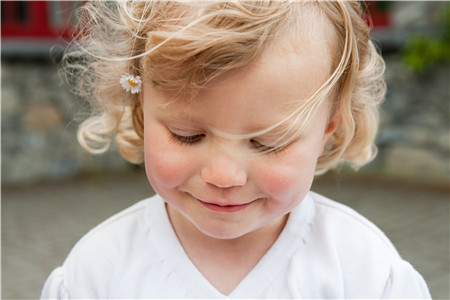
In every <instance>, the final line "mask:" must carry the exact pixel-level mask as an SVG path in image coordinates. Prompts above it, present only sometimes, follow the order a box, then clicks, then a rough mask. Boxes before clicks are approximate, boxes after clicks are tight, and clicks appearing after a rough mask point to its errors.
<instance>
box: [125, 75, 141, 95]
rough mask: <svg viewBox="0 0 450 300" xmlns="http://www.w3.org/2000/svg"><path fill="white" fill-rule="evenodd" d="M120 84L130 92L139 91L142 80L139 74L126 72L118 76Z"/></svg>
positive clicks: (135, 92)
mask: <svg viewBox="0 0 450 300" xmlns="http://www.w3.org/2000/svg"><path fill="white" fill-rule="evenodd" d="M120 84H121V85H122V87H123V89H124V90H125V91H127V92H130V91H131V93H132V94H137V93H139V92H141V87H142V81H141V77H140V76H134V75H131V74H128V73H126V74H125V75H122V77H121V78H120Z"/></svg>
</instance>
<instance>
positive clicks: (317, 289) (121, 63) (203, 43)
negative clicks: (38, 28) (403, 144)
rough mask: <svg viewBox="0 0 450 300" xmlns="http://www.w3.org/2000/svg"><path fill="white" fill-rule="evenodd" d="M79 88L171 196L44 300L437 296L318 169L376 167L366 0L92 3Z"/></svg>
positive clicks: (106, 127) (68, 272) (126, 222)
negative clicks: (320, 183)
mask: <svg viewBox="0 0 450 300" xmlns="http://www.w3.org/2000/svg"><path fill="white" fill-rule="evenodd" d="M84 10H85V12H86V13H87V14H85V15H84V17H85V19H84V21H83V20H82V23H81V24H82V26H84V27H83V28H82V29H83V30H82V32H81V34H80V38H79V40H78V45H79V47H78V48H77V47H75V48H73V49H72V50H71V51H69V52H68V53H67V55H66V62H67V65H66V66H67V69H66V71H67V74H68V75H69V76H70V77H69V79H70V80H72V79H74V78H73V77H71V76H73V75H76V78H75V79H77V80H78V81H77V83H78V85H77V86H76V88H77V90H78V91H79V92H81V94H82V95H84V96H87V97H89V98H90V99H91V100H92V103H93V105H94V107H95V108H96V111H95V114H94V115H93V116H92V117H91V118H89V119H88V120H87V121H85V122H84V123H83V124H82V126H81V127H80V130H79V135H78V138H79V140H80V142H81V144H82V145H83V146H84V147H85V148H86V149H88V150H89V151H91V152H94V153H101V152H104V151H106V149H107V148H108V146H109V142H110V137H111V136H115V141H116V143H117V144H118V145H119V147H120V151H121V154H122V155H123V157H124V158H125V159H127V160H128V161H130V162H133V163H141V162H145V168H146V173H147V176H148V179H149V182H150V184H151V185H152V186H153V188H154V189H155V191H156V192H157V195H156V196H154V197H151V198H149V199H146V200H144V201H141V202H139V203H137V204H135V205H134V206H132V207H130V208H128V209H126V210H124V211H122V212H121V213H119V214H117V215H116V216H113V217H112V218H110V219H109V220H107V221H105V222H104V223H102V224H101V225H99V226H98V227H96V228H94V229H93V230H91V231H90V232H89V233H88V234H87V235H86V236H85V237H84V238H82V239H81V240H80V241H79V242H78V244H77V245H76V246H75V247H74V248H73V250H72V251H71V253H70V255H69V256H68V258H67V259H66V261H65V262H64V264H63V266H62V267H59V268H57V269H56V270H54V271H53V273H52V274H51V275H50V277H49V279H48V280H47V282H46V284H45V286H44V289H43V292H42V298H102V299H106V298H223V297H227V296H229V297H232V298H407V297H412V298H429V297H430V294H429V292H428V289H427V286H426V283H425V282H424V280H423V278H422V277H421V276H420V275H419V274H418V273H417V272H416V271H415V270H414V269H413V267H412V266H411V265H410V264H409V263H407V262H405V261H404V260H402V258H401V257H400V256H399V254H398V253H397V252H396V250H395V248H394V246H393V245H392V244H391V243H390V241H389V240H388V239H387V238H386V236H385V235H384V234H383V233H382V232H381V231H380V230H379V229H378V228H377V227H375V226H374V225H373V224H372V223H370V222H369V221H368V220H366V219H365V218H364V217H362V216H360V215H359V214H357V213H356V212H355V211H353V210H351V209H350V208H348V207H345V206H343V205H341V204H338V203H336V202H334V201H332V200H329V199H327V198H325V197H323V196H320V195H318V194H315V193H313V192H310V187H311V184H312V181H313V178H314V175H315V174H319V173H323V172H325V171H326V170H327V169H330V168H332V167H334V166H336V165H337V164H338V163H339V162H342V161H344V160H346V161H348V162H351V163H352V164H353V165H354V166H356V167H358V166H361V165H363V164H365V163H367V162H368V161H370V160H371V159H372V158H373V157H374V154H375V149H374V146H373V140H374V136H375V133H376V129H377V122H378V117H377V116H378V115H377V109H378V105H379V103H380V102H381V100H382V99H383V96H384V92H385V85H384V81H383V72H384V64H383V61H382V58H381V57H380V55H379V54H377V52H376V50H375V48H374V46H373V44H372V43H371V42H370V41H369V28H368V26H367V25H366V23H365V21H364V19H363V18H362V14H361V8H360V4H359V2H357V1H355V2H350V1H342V2H341V1H328V2H327V1H289V2H284V1H243V2H239V1H234V2H222V1H201V2H189V1H184V2H172V1H127V2H101V1H99V2H91V3H88V4H86V6H85V7H84Z"/></svg>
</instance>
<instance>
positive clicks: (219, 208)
mask: <svg viewBox="0 0 450 300" xmlns="http://www.w3.org/2000/svg"><path fill="white" fill-rule="evenodd" d="M197 200H198V201H199V202H200V204H202V205H203V206H204V207H205V208H207V209H209V210H211V211H213V212H217V213H235V212H239V211H242V210H244V209H246V208H247V207H249V206H250V205H251V204H252V203H253V201H252V202H249V203H244V204H237V205H220V204H215V203H209V202H205V201H202V200H199V199H197Z"/></svg>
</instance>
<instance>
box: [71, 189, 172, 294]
mask: <svg viewBox="0 0 450 300" xmlns="http://www.w3.org/2000/svg"><path fill="white" fill-rule="evenodd" d="M149 211H152V213H151V216H152V217H158V216H161V217H162V216H163V213H164V202H163V200H162V199H161V198H160V197H159V196H157V195H156V196H153V197H151V198H148V199H145V200H142V201H140V202H138V203H136V204H134V205H133V206H131V207H129V208H127V209H125V210H123V211H121V212H119V213H118V214H116V215H114V216H112V217H110V218H109V219H107V220H106V221H104V222H102V223H101V224H99V225H98V226H96V227H95V228H93V229H92V230H91V231H89V232H88V233H87V234H86V235H85V236H84V237H83V238H82V239H81V240H80V241H79V242H78V243H77V244H76V245H75V246H74V248H73V249H72V250H71V252H70V254H69V256H68V257H67V259H66V261H65V262H64V265H63V266H62V269H63V270H64V272H65V281H66V284H67V285H68V286H70V287H71V290H70V292H71V293H72V295H71V296H75V295H73V293H75V294H77V295H80V296H81V295H89V296H90V297H103V296H104V295H107V291H108V289H109V288H110V281H111V279H112V278H113V277H114V276H115V275H114V274H117V273H118V272H121V271H120V269H121V268H122V266H123V265H126V264H128V263H130V258H132V257H139V256H140V255H142V253H140V251H141V252H142V251H145V249H148V247H147V244H146V243H147V242H148V239H147V238H146V237H147V234H148V231H149V230H151V228H150V227H151V224H152V223H154V222H158V220H149V218H150V216H149V215H150V214H149ZM73 287H76V289H75V290H74V289H73Z"/></svg>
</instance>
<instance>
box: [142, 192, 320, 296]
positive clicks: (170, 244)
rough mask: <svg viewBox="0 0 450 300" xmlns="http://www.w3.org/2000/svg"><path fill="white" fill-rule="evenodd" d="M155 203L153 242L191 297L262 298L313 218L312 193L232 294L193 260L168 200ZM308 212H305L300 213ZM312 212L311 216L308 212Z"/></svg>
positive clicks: (159, 198) (152, 214)
mask: <svg viewBox="0 0 450 300" xmlns="http://www.w3.org/2000/svg"><path fill="white" fill-rule="evenodd" d="M152 201H155V202H158V203H154V204H155V206H157V207H155V206H153V208H152V209H151V210H149V214H150V215H151V216H148V217H149V222H150V223H151V224H149V225H150V228H151V229H150V232H149V238H150V239H151V243H152V246H153V247H154V248H155V250H156V251H157V252H158V254H159V255H160V256H161V257H162V258H164V259H165V261H166V263H167V264H168V265H169V267H170V269H171V275H172V276H174V277H176V280H177V281H178V287H179V288H183V289H184V291H183V292H181V291H178V293H177V294H184V295H185V296H186V297H188V298H261V297H263V296H264V295H266V293H265V292H264V290H267V289H270V287H271V285H272V284H273V283H274V281H275V279H276V278H278V277H279V276H280V273H282V272H285V271H286V264H287V263H289V258H290V257H291V255H292V254H293V252H294V251H295V249H294V248H295V245H296V243H297V242H298V241H301V235H302V232H303V230H301V228H302V227H303V228H305V227H306V226H300V227H299V225H301V224H298V223H299V221H301V220H303V221H301V223H304V222H305V221H307V220H308V219H310V218H311V216H310V214H311V213H310V212H311V209H310V208H311V206H312V205H313V202H312V199H311V197H310V196H309V195H307V196H306V197H305V199H303V201H302V202H301V203H300V204H299V206H297V208H295V209H294V210H293V211H292V212H291V213H290V216H289V218H288V221H287V223H286V225H285V227H284V229H283V231H282V232H281V234H280V235H279V237H278V238H277V240H276V241H275V243H274V244H273V245H272V247H271V248H270V249H269V250H268V251H267V252H266V253H265V254H264V256H263V257H262V258H261V259H260V261H259V262H258V263H257V264H256V266H255V267H254V268H253V269H252V270H251V271H250V272H249V273H248V274H247V275H246V276H245V277H244V279H242V280H241V282H240V283H239V284H238V285H237V287H236V288H235V289H234V290H233V291H232V292H231V293H230V294H229V295H224V294H222V293H221V292H220V291H218V290H217V289H216V287H214V286H213V285H212V284H211V283H210V282H209V281H208V280H207V279H206V278H205V277H204V276H203V274H202V273H201V272H200V271H199V270H198V269H197V267H196V266H195V265H194V263H193V262H192V261H191V260H190V258H189V256H188V255H187V253H186V251H185V250H184V248H183V247H182V245H181V243H180V242H179V240H178V237H177V236H176V233H175V231H174V230H173V227H172V224H171V223H170V220H169V217H168V214H167V210H166V208H165V202H164V200H163V199H161V197H159V196H157V199H152ZM299 215H304V216H299ZM308 215H309V216H308Z"/></svg>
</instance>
